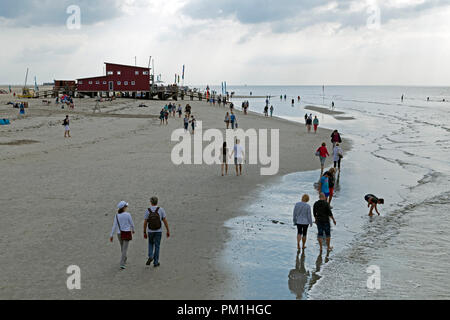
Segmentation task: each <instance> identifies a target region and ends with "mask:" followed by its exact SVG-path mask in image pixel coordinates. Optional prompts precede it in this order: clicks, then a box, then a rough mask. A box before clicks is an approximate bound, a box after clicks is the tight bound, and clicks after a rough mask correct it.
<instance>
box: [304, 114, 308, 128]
mask: <svg viewBox="0 0 450 320" xmlns="http://www.w3.org/2000/svg"><path fill="white" fill-rule="evenodd" d="M307 125H308V114H307V113H306V114H305V126H307Z"/></svg>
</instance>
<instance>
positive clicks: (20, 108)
mask: <svg viewBox="0 0 450 320" xmlns="http://www.w3.org/2000/svg"><path fill="white" fill-rule="evenodd" d="M19 115H20V116H24V115H25V105H24V104H23V102H21V103H20V106H19Z"/></svg>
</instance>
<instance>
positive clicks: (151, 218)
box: [147, 207, 162, 231]
mask: <svg viewBox="0 0 450 320" xmlns="http://www.w3.org/2000/svg"><path fill="white" fill-rule="evenodd" d="M148 212H149V215H148V218H147V226H148V228H149V229H150V230H152V231H156V230H159V229H161V226H162V225H161V217H160V216H159V213H158V212H159V207H158V208H156V211H155V212H152V210H151V209H150V208H149V209H148Z"/></svg>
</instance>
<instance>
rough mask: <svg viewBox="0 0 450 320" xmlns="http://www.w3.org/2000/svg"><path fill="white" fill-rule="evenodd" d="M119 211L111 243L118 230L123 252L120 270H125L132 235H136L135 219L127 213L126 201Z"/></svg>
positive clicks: (122, 202)
mask: <svg viewBox="0 0 450 320" xmlns="http://www.w3.org/2000/svg"><path fill="white" fill-rule="evenodd" d="M117 209H119V211H118V213H117V215H116V216H115V217H114V222H113V227H112V230H111V235H110V238H109V241H111V242H113V240H114V237H113V235H114V232H115V231H116V230H117V237H118V239H119V243H120V249H121V252H122V257H121V259H120V269H122V270H124V269H125V268H126V263H127V252H128V244H129V243H130V241H131V240H132V239H133V236H132V234H133V233H134V223H133V218H131V214H129V213H128V212H127V209H128V203H126V202H125V201H121V202H120V203H119V204H118V205H117Z"/></svg>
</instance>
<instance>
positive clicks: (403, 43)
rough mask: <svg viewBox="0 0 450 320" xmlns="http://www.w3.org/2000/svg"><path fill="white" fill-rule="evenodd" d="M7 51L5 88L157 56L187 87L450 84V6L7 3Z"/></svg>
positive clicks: (184, 0) (391, 0)
mask: <svg viewBox="0 0 450 320" xmlns="http://www.w3.org/2000/svg"><path fill="white" fill-rule="evenodd" d="M78 13H79V14H78ZM0 43H1V50H0V83H1V84H23V82H24V80H25V74H26V70H27V68H29V69H30V76H29V79H31V81H34V80H33V79H34V77H36V78H37V81H38V83H42V82H50V81H53V80H54V79H67V80H70V79H77V78H83V77H90V76H99V75H102V74H103V73H104V62H113V63H119V64H130V65H134V64H135V57H137V58H136V59H137V64H138V65H139V66H148V64H149V58H150V56H152V57H153V58H154V65H155V73H156V74H161V75H162V79H163V80H164V81H166V82H168V83H171V82H173V80H174V76H175V74H181V72H182V66H183V65H186V84H187V85H199V84H210V85H220V83H221V82H222V81H227V83H228V85H244V84H247V85H322V84H325V85H425V86H433V85H436V86H448V85H450V72H449V71H450V59H449V57H450V0H384V1H381V0H340V1H329V0H304V1H303V0H213V1H212V0H121V1H120V0H95V1H92V0H1V2H0Z"/></svg>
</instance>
